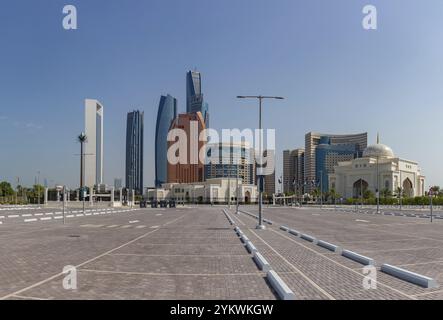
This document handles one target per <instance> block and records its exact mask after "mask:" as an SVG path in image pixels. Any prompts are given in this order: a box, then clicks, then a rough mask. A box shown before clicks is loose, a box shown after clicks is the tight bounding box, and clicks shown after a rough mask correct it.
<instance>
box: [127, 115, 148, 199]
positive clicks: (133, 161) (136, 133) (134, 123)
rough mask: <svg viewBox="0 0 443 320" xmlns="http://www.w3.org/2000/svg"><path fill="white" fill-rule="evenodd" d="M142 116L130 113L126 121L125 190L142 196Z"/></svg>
mask: <svg viewBox="0 0 443 320" xmlns="http://www.w3.org/2000/svg"><path fill="white" fill-rule="evenodd" d="M143 116H144V113H143V112H140V111H138V110H137V111H132V112H129V113H128V116H127V121H126V170H125V179H126V188H128V189H129V190H135V192H136V194H143Z"/></svg>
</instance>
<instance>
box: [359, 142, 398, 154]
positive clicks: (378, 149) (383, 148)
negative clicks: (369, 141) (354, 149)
mask: <svg viewBox="0 0 443 320" xmlns="http://www.w3.org/2000/svg"><path fill="white" fill-rule="evenodd" d="M363 157H368V158H370V157H371V158H377V157H378V158H394V157H395V156H394V152H393V151H392V149H391V148H390V147H388V146H387V145H384V144H381V143H378V144H373V145H371V146H368V147H367V148H366V149H365V150H364V151H363Z"/></svg>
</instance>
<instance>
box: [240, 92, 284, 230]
mask: <svg viewBox="0 0 443 320" xmlns="http://www.w3.org/2000/svg"><path fill="white" fill-rule="evenodd" d="M237 98H238V99H258V101H259V111H258V129H259V154H260V160H261V159H262V157H263V150H262V141H261V140H262V132H261V130H262V101H263V99H278V100H283V99H284V98H283V97H270V96H237ZM262 169H263V168H262V167H261V164H260V171H259V174H258V180H259V181H258V186H259V187H258V188H259V190H258V225H257V227H256V228H257V229H265V226H264V224H263V208H262V207H263V172H262Z"/></svg>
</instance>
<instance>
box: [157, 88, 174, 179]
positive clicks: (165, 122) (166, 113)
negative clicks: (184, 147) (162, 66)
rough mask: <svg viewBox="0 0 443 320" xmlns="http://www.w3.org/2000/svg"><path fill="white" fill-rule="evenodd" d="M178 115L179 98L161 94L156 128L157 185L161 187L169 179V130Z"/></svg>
mask: <svg viewBox="0 0 443 320" xmlns="http://www.w3.org/2000/svg"><path fill="white" fill-rule="evenodd" d="M176 117H177V99H175V98H174V97H172V96H170V95H167V96H161V98H160V104H159V106H158V112H157V123H156V128H155V186H156V187H160V186H161V185H162V183H166V182H167V180H168V159H167V153H168V141H167V137H168V132H169V128H170V126H171V123H172V121H173V120H174V119H175V118H176Z"/></svg>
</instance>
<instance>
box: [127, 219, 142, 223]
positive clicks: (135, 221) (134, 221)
mask: <svg viewBox="0 0 443 320" xmlns="http://www.w3.org/2000/svg"><path fill="white" fill-rule="evenodd" d="M137 222H140V221H138V220H133V221H129V223H137Z"/></svg>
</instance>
